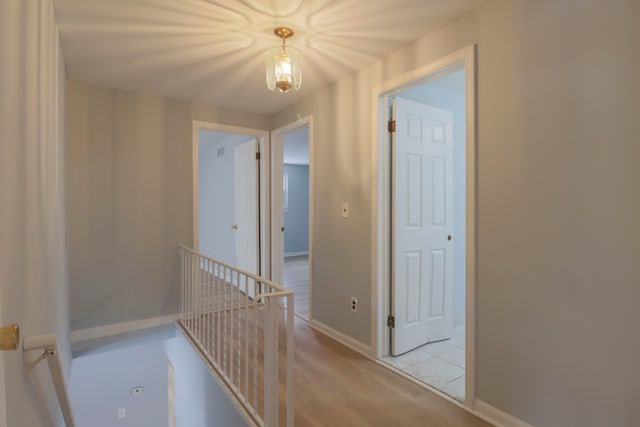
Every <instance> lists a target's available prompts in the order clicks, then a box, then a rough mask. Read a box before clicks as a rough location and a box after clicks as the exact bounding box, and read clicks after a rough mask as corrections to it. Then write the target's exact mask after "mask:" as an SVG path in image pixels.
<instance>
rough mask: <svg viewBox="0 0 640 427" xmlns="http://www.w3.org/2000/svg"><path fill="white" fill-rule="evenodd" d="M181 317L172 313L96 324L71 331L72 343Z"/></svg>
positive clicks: (168, 321)
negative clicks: (128, 320)
mask: <svg viewBox="0 0 640 427" xmlns="http://www.w3.org/2000/svg"><path fill="white" fill-rule="evenodd" d="M179 317H180V315H178V314H171V315H168V316H159V317H151V318H148V319H142V320H132V321H130V322H122V323H112V324H110V325H104V326H96V327H94V328H86V329H78V330H75V331H71V343H72V344H75V343H78V342H81V341H87V340H93V339H96V338H104V337H110V336H113V335H120V334H126V333H128V332H134V331H139V330H142V329H149V328H155V327H156V326H163V325H168V324H170V323H173V322H175V321H176V320H178V318H179Z"/></svg>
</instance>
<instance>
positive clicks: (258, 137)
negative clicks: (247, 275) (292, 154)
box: [193, 123, 268, 274]
mask: <svg viewBox="0 0 640 427" xmlns="http://www.w3.org/2000/svg"><path fill="white" fill-rule="evenodd" d="M267 135H268V134H267V133H266V132H262V131H256V130H252V129H245V128H235V127H228V126H222V125H216V124H203V123H199V125H196V124H194V147H193V149H194V247H195V249H196V250H198V251H199V252H202V253H203V254H205V255H207V256H210V257H212V258H214V259H216V260H219V261H222V262H224V263H227V264H229V265H232V266H235V267H238V268H240V269H242V270H245V271H248V272H251V273H254V274H264V268H263V266H264V263H263V262H262V260H263V259H265V255H264V247H263V245H264V241H265V239H264V237H263V235H264V232H265V231H264V228H265V227H264V224H263V222H264V221H265V220H264V208H263V205H264V198H265V195H264V188H265V186H264V185H263V184H262V182H263V180H264V177H263V176H262V175H264V172H263V171H262V169H263V168H262V167H261V159H260V152H261V151H263V148H262V147H263V146H264V145H265V144H266V137H267Z"/></svg>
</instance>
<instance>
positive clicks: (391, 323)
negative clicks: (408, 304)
mask: <svg viewBox="0 0 640 427" xmlns="http://www.w3.org/2000/svg"><path fill="white" fill-rule="evenodd" d="M387 327H388V328H395V327H396V317H395V316H387Z"/></svg>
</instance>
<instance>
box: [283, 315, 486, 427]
mask: <svg viewBox="0 0 640 427" xmlns="http://www.w3.org/2000/svg"><path fill="white" fill-rule="evenodd" d="M295 337H296V357H295V360H296V365H295V396H296V402H295V425H296V426H298V427H304V426H314V427H315V426H332V427H333V426H335V427H338V426H340V427H342V426H344V427H350V426H354V427H356V426H379V427H413V426H416V427H417V426H420V427H426V426H442V427H446V426H488V425H489V424H487V423H485V422H484V421H482V420H480V419H479V418H476V417H474V416H473V415H471V414H469V413H467V412H465V411H463V410H462V409H460V408H458V407H457V406H455V405H453V404H452V403H449V402H447V401H446V400H444V399H442V398H441V397H438V396H437V395H435V394H433V393H431V392H429V391H427V390H425V389H424V388H422V387H420V386H418V385H416V384H414V383H413V382H411V381H409V380H407V379H405V378H403V377H401V376H400V375H398V374H396V373H394V372H392V371H390V370H388V369H386V368H384V367H383V366H381V365H379V364H377V363H375V362H373V361H371V360H369V359H367V358H365V357H364V356H361V355H360V354H358V353H356V352H354V351H352V350H350V349H349V348H347V347H345V346H343V345H341V344H339V343H337V342H336V341H334V340H332V339H330V338H328V337H327V336H325V335H324V334H321V333H319V332H316V331H314V330H313V329H311V328H310V327H309V326H308V325H307V323H306V322H304V321H303V320H300V319H296V321H295Z"/></svg>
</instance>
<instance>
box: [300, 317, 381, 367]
mask: <svg viewBox="0 0 640 427" xmlns="http://www.w3.org/2000/svg"><path fill="white" fill-rule="evenodd" d="M308 324H309V326H310V327H311V328H312V329H315V330H316V331H318V332H320V333H322V334H324V335H326V336H328V337H329V338H331V339H333V340H335V341H337V342H339V343H340V344H342V345H344V346H345V347H348V348H350V349H351V350H353V351H355V352H357V353H360V354H361V355H363V356H364V357H366V358H367V359H371V360H374V359H373V358H372V357H371V354H372V348H371V346H368V345H366V344H363V343H361V342H360V341H358V340H356V339H354V338H351V337H350V336H348V335H345V334H343V333H342V332H338V331H336V330H335V329H333V328H332V327H331V326H327V325H325V324H324V323H322V322H318V321H317V320H312V321H310V322H309V323H308Z"/></svg>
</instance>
